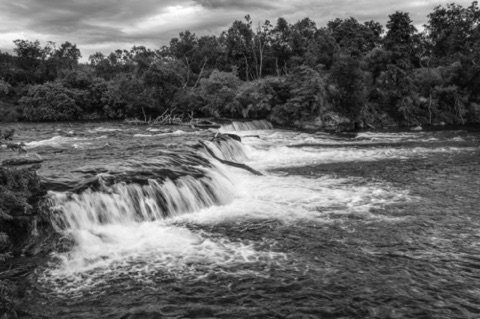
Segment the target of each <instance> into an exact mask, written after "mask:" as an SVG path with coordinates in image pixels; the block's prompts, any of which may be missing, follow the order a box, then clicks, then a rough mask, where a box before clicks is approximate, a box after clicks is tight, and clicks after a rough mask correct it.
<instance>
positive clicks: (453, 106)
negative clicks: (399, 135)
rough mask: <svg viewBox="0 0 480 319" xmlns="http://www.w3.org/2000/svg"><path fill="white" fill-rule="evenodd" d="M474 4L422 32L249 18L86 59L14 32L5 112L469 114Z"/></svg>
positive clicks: (45, 116) (452, 119)
mask: <svg viewBox="0 0 480 319" xmlns="http://www.w3.org/2000/svg"><path fill="white" fill-rule="evenodd" d="M479 22H480V10H479V7H478V3H477V1H474V2H473V3H472V4H471V5H470V6H469V7H462V6H460V5H457V4H448V5H446V6H438V7H436V8H434V9H433V12H432V13H430V14H429V15H428V22H427V24H426V25H425V26H424V31H423V32H419V31H418V30H417V29H416V28H415V27H414V24H413V21H412V20H411V19H410V17H409V14H408V13H406V12H395V13H393V14H391V15H390V16H389V21H388V23H387V24H386V26H385V27H384V26H382V25H381V24H380V23H378V22H375V21H367V22H364V23H361V22H359V21H357V20H356V19H355V18H348V19H335V20H332V21H330V22H328V23H327V25H326V26H325V27H317V25H316V23H315V22H314V21H312V20H310V19H309V18H305V19H303V20H300V21H298V22H296V23H295V24H290V23H288V22H287V21H286V20H285V19H284V18H279V19H278V20H277V22H276V24H272V23H270V22H269V21H265V23H263V25H258V27H254V24H253V22H252V19H251V18H250V16H248V15H247V16H246V17H245V20H243V21H235V22H233V23H232V25H231V26H230V27H229V28H228V29H227V30H225V31H224V32H222V33H221V34H220V35H219V36H214V35H206V36H201V37H198V36H196V35H195V34H194V33H191V32H190V31H188V30H187V31H185V32H181V33H180V34H179V37H178V38H173V39H172V40H171V41H170V43H169V45H167V46H164V47H162V48H160V49H156V50H151V49H148V48H145V47H143V46H134V47H133V48H132V49H131V50H116V51H115V52H112V53H110V54H108V55H104V54H103V53H101V52H97V53H95V54H93V55H91V56H90V57H89V59H88V61H89V62H88V63H85V64H81V63H79V62H78V60H79V58H80V57H81V54H80V51H79V49H78V48H77V47H76V45H75V44H72V43H70V42H65V43H63V44H61V45H60V46H59V47H57V46H56V45H55V43H52V42H49V43H47V45H46V46H45V47H42V46H41V44H40V43H39V42H38V41H33V42H32V41H28V40H16V41H14V42H15V46H16V48H15V50H14V51H15V55H10V54H7V53H1V52H0V116H2V118H3V120H12V119H19V120H28V121H58V120H82V119H106V118H109V119H125V118H139V119H142V120H145V121H147V120H148V119H154V118H156V117H157V116H160V115H162V114H165V113H166V112H167V113H170V114H173V113H174V114H176V116H178V117H179V118H185V119H186V118H192V117H194V116H197V117H200V116H213V117H254V118H268V119H270V120H272V121H274V122H276V123H279V124H284V125H301V123H302V122H305V121H308V120H312V119H316V121H317V122H318V123H323V122H325V121H327V120H328V119H329V118H330V119H331V118H332V116H333V117H336V118H342V119H343V120H342V121H345V122H349V123H350V124H351V125H353V124H354V123H357V124H361V125H363V124H369V125H391V124H400V125H418V124H435V123H440V122H446V123H465V122H467V121H478V120H479V113H480V23H479Z"/></svg>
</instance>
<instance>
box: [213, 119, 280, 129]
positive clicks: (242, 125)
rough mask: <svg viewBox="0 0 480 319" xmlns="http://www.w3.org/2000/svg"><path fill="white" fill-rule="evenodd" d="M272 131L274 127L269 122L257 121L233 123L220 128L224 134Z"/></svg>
mask: <svg viewBox="0 0 480 319" xmlns="http://www.w3.org/2000/svg"><path fill="white" fill-rule="evenodd" d="M271 129H273V125H272V123H270V122H269V121H267V120H255V121H250V122H237V121H232V123H230V124H226V125H222V127H221V128H220V130H221V131H223V132H235V131H250V130H252V131H254V130H271Z"/></svg>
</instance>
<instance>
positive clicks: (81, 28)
mask: <svg viewBox="0 0 480 319" xmlns="http://www.w3.org/2000/svg"><path fill="white" fill-rule="evenodd" d="M453 1H454V0H444V1H438V0H0V50H2V51H11V50H12V48H13V46H14V45H13V42H12V41H13V40H15V39H28V40H40V42H41V43H42V44H45V43H46V42H47V41H54V42H56V43H57V44H60V43H63V42H65V41H70V42H72V43H76V44H77V46H78V47H79V49H80V50H81V51H82V55H83V58H82V61H86V60H87V59H88V56H89V55H90V54H92V53H94V52H96V51H100V52H103V53H105V54H108V53H110V52H112V51H114V50H115V49H130V48H131V47H132V46H133V45H145V46H147V47H149V48H152V49H154V48H159V47H161V46H162V45H166V44H168V42H169V40H170V39H171V38H172V37H175V36H177V35H178V33H179V32H180V31H183V30H187V29H188V30H190V31H192V32H194V33H196V34H197V35H204V34H216V35H218V34H219V33H220V32H221V31H222V30H225V29H227V28H228V26H229V25H231V23H232V22H233V21H234V20H240V19H243V17H244V16H245V15H246V14H250V16H251V17H252V19H253V20H254V21H255V22H256V21H262V22H263V21H264V20H266V19H268V20H270V21H272V23H274V22H275V21H276V19H277V18H278V17H284V18H286V19H287V21H288V22H290V23H294V22H296V21H298V20H299V19H302V18H304V17H309V18H311V19H313V20H314V21H316V22H317V25H318V26H323V25H325V24H326V22H328V21H329V20H332V19H334V18H337V17H338V18H348V17H351V16H352V17H354V18H356V19H357V20H359V21H366V20H375V21H378V22H381V23H382V24H384V25H385V23H386V21H387V20H388V15H389V14H391V13H394V12H395V11H406V12H409V13H410V17H411V18H412V20H413V21H414V23H415V24H416V25H417V26H421V25H422V24H423V23H425V22H426V20H427V18H426V16H427V14H428V13H429V12H431V11H432V9H433V8H434V7H435V6H437V5H445V3H447V2H453ZM454 2H456V3H458V4H461V5H463V6H469V5H470V4H471V2H472V1H471V0H456V1H454Z"/></svg>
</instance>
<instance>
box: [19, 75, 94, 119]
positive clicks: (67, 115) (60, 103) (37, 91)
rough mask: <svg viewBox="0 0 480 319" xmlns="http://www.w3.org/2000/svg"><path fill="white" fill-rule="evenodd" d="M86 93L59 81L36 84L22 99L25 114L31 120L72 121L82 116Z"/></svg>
mask: <svg viewBox="0 0 480 319" xmlns="http://www.w3.org/2000/svg"><path fill="white" fill-rule="evenodd" d="M84 94H85V93H84V92H82V91H79V90H77V89H70V88H67V87H65V86H63V85H62V84H61V83H58V82H48V83H45V84H40V85H34V86H32V87H31V88H30V89H29V90H28V93H27V95H26V96H24V97H22V98H21V99H20V101H19V102H20V104H21V105H23V106H24V116H25V119H26V120H29V121H71V120H77V119H79V118H80V116H81V111H82V109H81V106H80V105H81V103H82V101H83V95H84Z"/></svg>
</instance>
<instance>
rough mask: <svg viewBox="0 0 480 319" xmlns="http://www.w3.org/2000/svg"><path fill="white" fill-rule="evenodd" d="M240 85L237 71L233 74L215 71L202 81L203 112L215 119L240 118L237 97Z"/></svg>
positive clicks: (200, 89) (200, 88)
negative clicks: (236, 102)
mask: <svg viewBox="0 0 480 319" xmlns="http://www.w3.org/2000/svg"><path fill="white" fill-rule="evenodd" d="M240 85H241V81H240V79H239V78H238V75H237V72H236V70H235V69H234V71H233V72H222V71H218V70H214V71H213V72H212V74H211V75H210V77H209V78H208V79H202V80H200V86H199V92H200V95H201V96H202V97H203V99H204V106H203V108H202V111H203V112H205V114H206V115H210V116H215V117H220V116H228V115H230V116H232V115H234V116H235V115H237V116H238V115H239V112H238V108H237V107H236V104H235V96H236V93H237V90H238V88H239V87H240Z"/></svg>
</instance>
